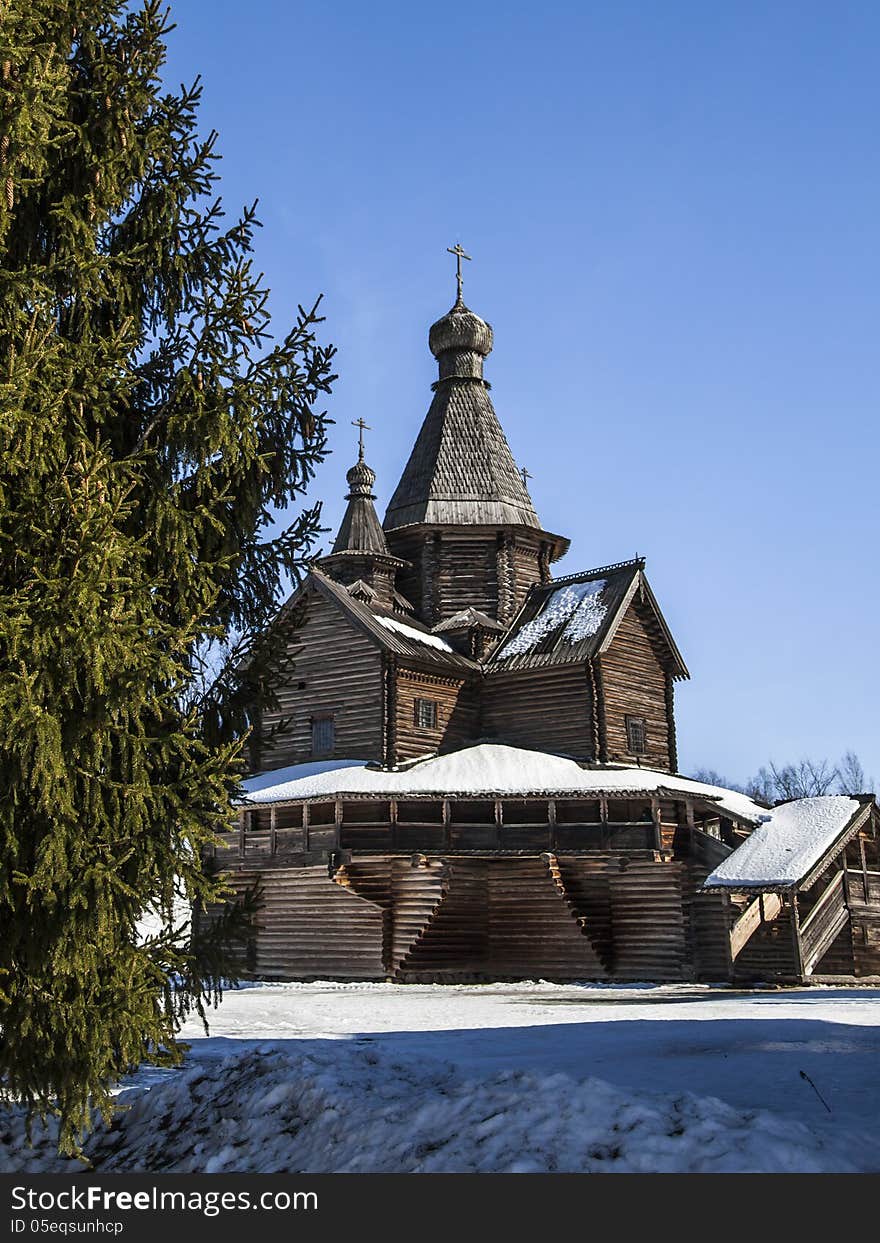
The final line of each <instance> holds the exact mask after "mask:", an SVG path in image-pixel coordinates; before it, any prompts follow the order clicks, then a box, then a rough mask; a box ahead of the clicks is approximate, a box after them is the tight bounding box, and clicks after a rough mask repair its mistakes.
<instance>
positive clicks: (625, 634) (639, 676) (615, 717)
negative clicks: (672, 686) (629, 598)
mask: <svg viewBox="0 0 880 1243" xmlns="http://www.w3.org/2000/svg"><path fill="white" fill-rule="evenodd" d="M598 663H599V664H600V667H601V673H602V700H603V702H602V713H603V717H604V730H603V734H604V741H605V747H606V749H607V758H608V759H609V760H612V761H616V760H619V761H621V762H623V763H633V762H634V760H635V759H636V758H638V759H639V760H640V762H641V763H642V764H644V765H646V766H648V767H651V768H661V769H668V768H670V767H671V753H674V746H673V747H670V713H669V700H668V691H667V678H666V673H665V671H664V669H663V666H662V665H661V663H660V658H659V656H658V654H657V649H656V647H655V644H654V642H652V639H651V636H650V634H649V631H648V626H647V624H646V622H645V621H644V620H643V618H642V617H641V616H640V613H639V609H638V605H637V604H636V602H635V601H633V603H632V604H631V605H630V607H629V608H628V609H627V611H626V613H625V614H624V616H623V618H622V620H621V622H620V625H619V627H618V629H617V633H616V634H615V636H614V639H613V640H612V642H611V645H610V647H609V648H608V650H607V652H604V653H603V654H602V656H601V657H599V658H598ZM627 716H639V717H644V720H645V730H646V743H647V751H646V753H645V754H644V755H641V756H639V757H635V756H633V755H632V754H631V752H630V751H629V743H628V739H627V734H626V717H627Z"/></svg>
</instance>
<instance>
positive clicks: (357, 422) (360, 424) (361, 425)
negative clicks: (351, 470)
mask: <svg viewBox="0 0 880 1243" xmlns="http://www.w3.org/2000/svg"><path fill="white" fill-rule="evenodd" d="M351 425H352V427H356V428H357V429H358V461H359V462H362V461H363V460H364V432H371V431H372V430H373V429H372V428H371V427H370V426H369V425H368V424H367V423H365V422H364V421H363V419H352V421H351Z"/></svg>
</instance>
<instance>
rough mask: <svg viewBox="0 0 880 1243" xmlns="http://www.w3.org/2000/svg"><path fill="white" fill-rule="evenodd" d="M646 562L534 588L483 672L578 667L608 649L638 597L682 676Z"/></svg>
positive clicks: (673, 667) (674, 668)
mask: <svg viewBox="0 0 880 1243" xmlns="http://www.w3.org/2000/svg"><path fill="white" fill-rule="evenodd" d="M644 565H645V563H644V560H643V559H642V558H636V559H635V560H632V561H621V562H618V563H617V564H615V565H609V566H601V567H599V568H598V569H595V570H587V571H585V572H584V573H581V574H570V575H568V576H567V577H566V578H559V579H555V580H554V581H553V582H550V583H544V584H541V585H540V586H535V587H532V588H531V590H530V591H529V594H528V595H527V596H526V599H525V601H524V603H523V605H522V608H521V609H520V611H519V613H518V614H517V615H516V617H515V618H514V619H513V622H512V624H511V626H510V628H509V629H508V631H507V633H506V634H505V635H503V636H502V638H501V640H500V642H499V643H498V646H497V647H496V649H495V651H494V652H493V653H492V655H491V656H490V657H489V659H488V661H487V662H486V663H487V671H493V670H501V669H504V670H507V669H527V668H534V667H538V666H541V665H549V664H577V663H579V662H581V661H586V660H589V659H590V658H591V657H593V656H596V655H599V654H601V653H602V652H604V651H606V650H607V648H608V647H609V646H610V644H611V642H612V640H613V638H614V635H615V633H616V631H617V628H618V626H619V625H620V622H621V621H622V619H623V617H624V614H625V613H626V610H627V609H628V608H629V606H630V604H631V603H632V601H633V600H634V599H635V598H636V596H638V598H639V600H640V602H641V603H642V604H643V605H645V607H646V608H647V609H648V611H649V613H650V614H651V619H652V622H653V629H654V633H655V637H656V638H657V640H658V642H659V643H660V645H661V647H663V648H664V649H665V652H666V661H665V665H666V667H668V668H669V669H670V671H671V672H672V674H673V677H677V678H686V677H689V676H690V675H689V674H688V671H687V666H686V665H685V663H684V661H683V659H682V657H681V653H680V652H679V650H678V648H677V647H676V644H675V641H674V639H673V638H672V635H671V633H670V631H669V627H668V626H667V625H666V622H665V620H664V618H663V614H662V613H661V612H660V606H659V605H658V604H657V600H656V598H655V596H654V593H653V592H652V591H651V588H650V586H649V585H648V580H647V579H646V578H645V575H644Z"/></svg>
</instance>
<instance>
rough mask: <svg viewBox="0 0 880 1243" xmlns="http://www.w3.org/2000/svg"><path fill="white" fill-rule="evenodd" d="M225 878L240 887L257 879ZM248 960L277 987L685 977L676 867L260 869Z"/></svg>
mask: <svg viewBox="0 0 880 1243" xmlns="http://www.w3.org/2000/svg"><path fill="white" fill-rule="evenodd" d="M257 875H258V873H257V872H256V871H255V870H252V869H247V870H241V871H238V872H235V873H234V874H233V876H232V880H233V884H234V886H235V887H236V889H238V890H240V889H242V888H244V887H246V886H248V885H250V884H252V883H253V881H254V880H255V879H256V877H257ZM259 876H260V883H261V886H262V906H261V909H260V911H259V914H258V918H257V925H256V935H255V939H254V945H253V950H252V953H251V955H250V960H249V963H248V967H249V970H250V971H251V973H252V974H254V975H257V976H262V977H266V978H281V979H285V978H286V979H317V978H321V977H325V978H334V979H351V980H354V979H384V978H388V977H390V978H395V979H398V980H401V981H407V980H409V981H414V982H421V981H447V982H449V981H463V980H485V979H521V978H523V977H525V978H529V977H534V976H540V977H543V978H546V979H556V980H591V979H595V980H601V979H624V980H683V979H689V978H693V976H694V965H693V962H692V961H691V959H690V958H689V953H688V942H687V935H686V927H685V915H684V902H683V898H684V889H685V886H686V883H687V868H686V865H685V864H683V863H680V862H667V861H663V860H660V859H658V858H656V857H652V856H651V855H650V853H649V852H644V853H643V855H642V856H641V857H632V856H624V855H619V854H607V853H606V854H597V855H595V856H567V855H555V854H552V853H545V854H542V855H519V856H517V855H511V856H507V857H499V856H496V855H476V854H474V855H469V856H461V855H459V856H455V855H453V856H446V857H443V858H437V857H434V858H426V857H424V856H419V855H418V854H416V855H414V856H413V857H412V858H407V857H404V856H400V855H396V856H388V855H385V856H378V855H377V856H372V857H369V858H363V859H353V860H352V861H351V862H348V863H344V864H342V866H340V867H339V868H338V869H337V870H336V871H335V872H333V874H332V875H331V873H330V871H329V870H328V867H327V865H326V864H324V865H313V866H303V867H296V868H282V867H277V868H272V869H266V870H261V871H260V872H259Z"/></svg>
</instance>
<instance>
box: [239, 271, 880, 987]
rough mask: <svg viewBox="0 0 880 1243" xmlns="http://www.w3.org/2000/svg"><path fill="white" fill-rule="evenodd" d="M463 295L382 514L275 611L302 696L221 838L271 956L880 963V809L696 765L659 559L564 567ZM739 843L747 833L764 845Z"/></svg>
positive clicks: (577, 972)
mask: <svg viewBox="0 0 880 1243" xmlns="http://www.w3.org/2000/svg"><path fill="white" fill-rule="evenodd" d="M453 253H454V254H456V255H457V259H458V267H459V272H458V297H457V299H456V302H455V304H454V306H453V307H452V309H451V310H450V311H449V312H448V313H447V314H446V315H444V316H443V317H442V318H441V319H439V320H438V321H437V322H436V323H435V324H434V325H433V326H432V327H431V329H430V332H429V337H428V343H429V346H430V350H431V353H432V354H433V355H434V357H435V358H436V360H437V365H438V375H437V379H436V381H435V383H434V384H433V386H432V387H433V399H432V401H431V404H430V407H429V409H428V413H427V415H426V417H425V420H424V422H423V424H422V427H421V430H420V431H419V433H418V436H417V438H416V441H415V445H414V447H413V450H412V452H411V454H410V456H409V460H408V461H407V463H406V466H405V467H404V470H403V474H402V476H401V478H400V481H399V482H398V484H397V487H396V488H395V490H394V492H393V494H392V496H391V500H390V502H389V504H388V507H387V509H386V512H385V519H384V522H381V523H380V521H379V517H378V514H377V512H376V509H375V501H376V494H375V492H374V488H375V484H376V475H375V473H374V472H373V471H372V470H371V469H370V467H369V466H368V465H367V463H366V461H365V459H364V445H363V430H364V425H363V423H362V421H361V420H358V424H357V425H359V426H360V427H361V437H360V452H359V456H358V461H357V463H356V464H355V465H354V466H353V467H352V468H351V470H349V472H348V476H347V479H348V485H349V491H348V497H347V508H346V511H345V515H344V517H343V520H342V523H341V526H340V528H339V531H338V534H337V536H336V540H335V543H334V544H333V547H332V550H331V551H330V553H329V554H328V555H326V556H324V557H322V558H320V559H319V560H318V561H317V562H316V563H315V564H314V565H313V566H312V567H311V569H310V572H309V573H308V575H307V576H306V578H305V579H304V581H303V582H302V584H301V586H300V587H299V588H298V590H297V591H295V592H294V593H293V595H292V596H291V597H290V599H289V600H288V601H287V602H286V603H285V604H284V606H283V607H282V609H281V610H280V612H279V615H278V617H277V618H276V620H275V623H274V625H275V626H276V627H278V628H279V630H278V631H277V634H278V635H280V636H286V637H285V638H284V643H285V645H286V656H285V658H284V661H283V662H282V663H281V664H279V673H278V686H277V695H278V701H279V705H280V706H279V710H278V711H277V712H276V713H274V714H266V715H265V716H264V718H263V720H262V722H261V724H260V727H259V728H257V729H255V731H254V734H253V737H252V752H251V763H252V769H253V772H254V776H253V777H252V778H251V779H249V780H248V781H247V782H246V783H245V788H246V790H247V799H246V801H245V802H244V803H243V804H242V807H241V815H240V822H239V824H238V826H237V827H236V829H235V831H234V832H231V833H230V834H228V835H226V836H225V837H224V838H223V839H222V840H221V842H220V843H219V844H218V847H217V857H218V862H219V864H220V865H221V866H222V868H223V869H224V870H225V871H227V872H228V873H229V876H230V879H231V881H232V883H233V886H234V887H235V888H236V889H239V890H240V889H243V888H245V887H249V886H253V885H254V884H255V883H256V882H259V886H258V888H259V894H260V911H259V916H258V920H257V925H256V928H255V932H254V936H253V942H252V945H251V948H250V956H249V962H248V969H249V970H250V971H251V972H252V973H253V974H255V975H258V976H261V977H264V978H279V979H317V978H334V979H344V980H354V979H379V980H384V979H391V980H398V981H401V982H405V981H462V980H485V979H517V978H545V979H578V980H580V979H646V980H685V979H708V980H717V979H731V978H737V979H762V978H768V979H780V980H804V979H807V978H829V977H830V978H838V977H841V976H843V977H850V976H853V975H871V974H874V973H875V972H878V971H880V854H878V841H877V829H878V818H877V809H876V807H875V804H874V801H873V799H872V798H871V797H870V796H868V795H865V796H859V797H857V798H847V797H842V796H841V797H831V798H825V799H809V800H800V801H799V803H797V804H787V805H785V807H784V808H777V809H769V808H766V807H763V806H760V805H758V804H756V803H754V802H753V801H752V800H750V799H748V798H746V797H745V796H744V795H741V794H737V793H736V792H733V791H729V790H723V789H721V788H717V787H712V786H707V785H704V784H701V783H700V782H696V781H691V780H689V779H687V778H683V777H680V776H678V775H677V772H676V770H677V754H676V740H675V709H674V687H675V683H676V681H679V680H681V679H684V678H687V677H688V671H687V668H686V666H685V664H684V661H683V659H682V656H681V653H680V652H679V650H678V648H677V646H676V643H675V640H674V638H673V637H672V635H671V633H670V631H669V628H668V626H667V624H666V622H665V620H664V618H663V614H662V613H661V611H660V607H659V605H658V602H657V600H656V598H655V596H654V593H653V592H652V590H651V587H650V585H649V583H648V580H647V577H646V575H645V565H644V562H643V561H642V560H640V559H639V560H633V561H627V562H621V563H616V564H613V565H607V566H602V567H600V568H597V569H591V570H587V571H585V572H583V573H580V574H570V575H567V576H565V577H561V578H554V577H553V565H554V563H555V562H556V561H557V560H558V559H559V558H560V557H561V556H562V555H563V554H564V553H565V552H566V551H567V549H568V541H567V540H566V539H565V538H564V537H562V536H559V535H555V534H552V533H551V532H549V531H546V530H545V529H544V527H543V526H542V524H541V521H540V519H539V517H538V515H537V513H536V512H535V508H534V505H533V504H532V500H531V497H530V496H529V492H528V488H527V476H526V474H525V473H522V474H521V473H520V471H519V470H518V469H517V466H516V464H515V462H514V459H513V456H512V454H511V451H510V448H509V446H508V443H507V440H506V438H505V435H504V432H503V431H502V428H501V425H500V423H499V421H498V417H497V415H496V413H495V410H494V408H493V405H492V401H491V398H490V395H489V384H488V382H487V381H486V379H485V378H484V375H483V367H484V363H485V360H486V358H487V357H488V355H489V353H490V352H491V350H492V344H493V334H492V328H491V327H490V325H489V324H488V323H486V322H485V321H484V320H483V319H481V318H480V317H479V316H478V315H476V314H474V313H473V312H472V311H471V310H469V309H468V308H467V306H465V304H464V302H463V300H462V288H461V270H460V269H461V258H462V257H466V256H464V255H463V252H461V251H460V248H458V247H456V249H455V250H454V251H453ZM743 851H745V852H746V854H745V855H743V853H742V852H743Z"/></svg>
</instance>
